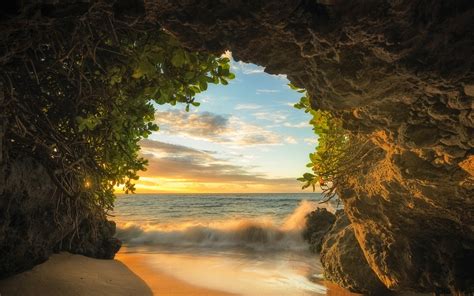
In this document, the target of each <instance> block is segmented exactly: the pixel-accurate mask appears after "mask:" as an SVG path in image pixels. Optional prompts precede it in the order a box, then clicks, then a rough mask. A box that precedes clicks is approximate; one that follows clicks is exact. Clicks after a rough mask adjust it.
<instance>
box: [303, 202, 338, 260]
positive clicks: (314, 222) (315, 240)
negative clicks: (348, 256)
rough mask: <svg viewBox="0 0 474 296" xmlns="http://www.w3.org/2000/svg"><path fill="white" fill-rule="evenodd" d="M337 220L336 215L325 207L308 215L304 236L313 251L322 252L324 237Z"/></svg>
mask: <svg viewBox="0 0 474 296" xmlns="http://www.w3.org/2000/svg"><path fill="white" fill-rule="evenodd" d="M335 221H336V216H335V215H334V214H333V213H331V212H329V211H328V210H326V209H325V208H317V209H316V210H315V211H312V212H311V213H309V214H308V215H307V216H306V224H305V228H304V230H303V238H304V240H305V241H307V242H308V243H309V246H310V247H309V249H310V250H311V251H312V252H314V253H319V252H321V245H322V244H323V238H324V236H325V235H326V233H327V232H328V231H329V229H331V227H332V225H333V224H334V222H335Z"/></svg>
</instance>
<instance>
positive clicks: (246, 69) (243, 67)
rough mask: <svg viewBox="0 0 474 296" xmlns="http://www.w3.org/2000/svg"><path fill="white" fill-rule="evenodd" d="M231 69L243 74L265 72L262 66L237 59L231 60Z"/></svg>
mask: <svg viewBox="0 0 474 296" xmlns="http://www.w3.org/2000/svg"><path fill="white" fill-rule="evenodd" d="M231 69H232V70H234V71H236V72H241V73H242V74H244V75H252V74H261V73H264V72H265V68H264V67H261V66H258V65H254V64H248V63H244V62H242V61H238V62H235V61H232V64H231Z"/></svg>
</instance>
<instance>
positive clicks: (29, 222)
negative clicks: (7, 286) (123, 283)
mask: <svg viewBox="0 0 474 296" xmlns="http://www.w3.org/2000/svg"><path fill="white" fill-rule="evenodd" d="M76 224H79V227H76V226H77V225H76ZM91 229H92V230H93V231H91ZM114 233H115V224H113V222H112V223H111V222H108V221H107V220H106V218H105V217H103V216H94V215H93V212H92V211H90V210H88V209H87V208H84V207H83V206H82V205H81V204H80V203H77V200H74V199H72V198H70V197H65V196H62V195H61V194H60V191H59V190H58V188H57V187H56V185H55V184H54V182H53V181H52V180H51V178H50V176H49V175H48V173H47V172H46V170H45V168H44V167H43V166H42V165H41V164H39V163H38V162H37V161H35V160H33V159H32V158H28V157H25V158H22V159H21V160H17V161H13V162H10V163H9V165H8V166H6V165H5V166H2V167H0V254H1V255H0V278H3V277H5V276H8V275H10V274H14V273H17V272H20V271H23V270H26V269H29V268H31V267H33V266H34V265H36V264H39V263H41V262H43V261H45V260H46V259H47V258H48V257H49V256H50V255H51V253H52V252H53V250H57V251H63V250H64V251H70V252H73V253H78V254H84V255H88V256H92V257H96V258H113V256H114V254H115V253H116V252H117V251H118V248H120V244H119V242H117V241H116V240H115V239H113V238H112V237H113V235H114Z"/></svg>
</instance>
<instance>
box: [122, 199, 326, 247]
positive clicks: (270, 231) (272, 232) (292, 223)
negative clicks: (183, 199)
mask: <svg viewBox="0 0 474 296" xmlns="http://www.w3.org/2000/svg"><path fill="white" fill-rule="evenodd" d="M317 207H321V205H320V204H318V203H317V202H310V201H306V200H303V201H301V202H300V204H299V206H298V207H297V208H296V209H295V210H294V211H293V213H291V214H290V215H289V216H288V217H286V219H284V220H283V221H275V219H274V218H270V217H262V218H255V219H249V218H241V219H238V218H231V219H229V220H226V221H208V222H202V221H201V222H200V221H191V222H189V221H188V222H180V223H173V224H134V223H125V224H122V225H120V224H119V227H118V229H117V237H118V238H120V239H121V240H123V241H124V242H125V243H126V244H127V245H129V246H137V245H157V246H165V247H166V246H169V247H206V248H208V247H209V248H224V247H238V248H249V249H253V250H295V249H298V250H305V249H307V245H306V243H305V242H304V241H303V239H302V237H301V231H302V229H303V227H304V225H305V217H306V215H307V214H308V213H309V212H311V211H313V210H315V209H316V208H317Z"/></svg>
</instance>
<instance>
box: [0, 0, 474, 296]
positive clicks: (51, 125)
mask: <svg viewBox="0 0 474 296" xmlns="http://www.w3.org/2000/svg"><path fill="white" fill-rule="evenodd" d="M425 2H426V1H422V0H420V1H382V4H381V2H379V1H353V2H351V3H345V2H341V1H265V2H263V1H262V2H260V1H256V2H248V1H236V2H235V3H233V4H229V5H217V4H216V3H214V2H212V1H204V2H200V1H199V2H198V1H189V2H186V3H181V2H180V3H170V2H169V1H146V2H145V3H141V2H140V1H123V2H122V1H117V3H118V4H116V5H115V4H110V3H106V2H103V1H98V2H94V3H85V2H81V3H71V4H70V5H69V4H64V5H63V4H58V3H56V2H55V1H53V2H51V3H50V2H49V1H48V3H46V4H43V3H36V2H35V5H25V2H21V3H20V2H19V4H18V6H14V7H15V8H14V9H8V10H7V11H6V12H2V20H1V24H2V28H5V30H2V32H1V35H0V36H1V39H2V40H4V41H5V42H3V43H2V44H3V45H2V47H1V59H0V63H1V66H2V72H1V81H0V86H1V87H2V91H1V92H0V104H1V106H2V108H1V109H0V118H1V122H0V139H1V142H0V143H1V146H0V148H1V150H0V160H1V167H0V169H1V171H0V172H1V174H0V177H1V181H2V182H1V183H0V194H1V198H0V205H1V210H2V212H1V215H0V217H1V218H2V225H1V229H0V230H1V232H0V233H1V234H2V236H1V238H2V241H1V243H2V244H1V245H0V247H1V251H2V254H4V256H2V257H1V258H0V267H1V269H0V271H1V275H2V277H4V276H8V275H11V274H13V273H17V272H20V271H23V270H25V269H28V268H31V267H32V266H34V265H36V264H38V263H41V262H43V261H45V260H46V259H47V258H48V257H49V256H50V255H51V253H52V252H53V251H61V250H63V251H70V252H73V253H80V254H85V255H88V256H92V257H98V258H111V257H113V256H114V254H115V252H116V251H117V248H118V247H119V243H118V242H117V241H116V240H114V239H113V238H112V236H113V233H114V231H115V225H114V224H113V223H112V222H110V221H107V217H106V215H105V213H106V212H107V211H109V210H110V209H111V208H112V206H113V202H114V197H113V187H114V186H115V185H117V184H125V187H126V189H127V190H133V184H132V183H133V180H135V179H136V177H137V176H136V174H135V173H136V171H138V170H140V169H141V168H143V167H144V164H145V163H144V162H143V160H142V159H141V158H139V157H138V149H139V148H138V144H137V141H138V140H137V141H134V140H135V139H138V138H140V137H141V136H144V135H149V134H150V133H151V132H152V131H153V130H155V129H156V126H154V125H153V124H151V125H148V123H149V122H148V121H150V118H151V117H152V116H153V114H154V110H153V108H152V107H153V106H151V105H150V104H148V101H147V98H148V97H150V96H153V97H156V98H157V99H158V101H159V102H160V103H177V102H181V103H184V104H185V105H187V107H189V106H191V113H190V114H193V113H192V112H193V111H192V110H193V109H194V108H193V106H197V105H198V103H199V102H197V101H194V100H193V98H191V97H193V96H191V95H190V94H195V93H196V92H200V91H201V90H204V89H205V88H207V84H208V83H210V84H213V83H217V84H229V81H230V80H232V79H231V77H232V75H230V74H229V71H227V70H228V68H226V67H227V63H228V61H225V60H223V59H222V58H219V55H220V54H221V53H222V52H224V50H226V49H230V50H232V53H233V54H234V55H235V57H236V59H237V60H242V61H245V62H252V63H255V64H258V65H262V66H265V71H267V72H268V73H272V74H278V73H286V74H287V77H288V79H289V80H290V81H291V82H292V83H293V84H294V86H295V87H296V88H304V89H306V90H307V91H308V94H309V96H310V98H311V99H310V101H309V102H308V103H309V104H310V105H311V106H312V107H313V108H314V109H320V110H323V111H325V112H329V113H330V114H332V115H334V116H336V117H337V118H340V119H341V121H342V126H343V127H344V129H345V130H346V131H347V132H348V133H349V134H350V135H351V136H354V139H356V140H357V142H354V143H355V144H356V145H354V146H356V147H361V149H359V150H360V151H357V152H358V153H357V154H356V155H357V156H358V158H359V161H357V162H356V163H355V164H356V165H353V166H352V167H350V168H348V169H347V170H346V171H347V174H345V175H344V176H343V178H341V179H340V180H339V183H338V187H337V194H338V195H339V196H340V198H341V200H342V202H343V204H344V212H345V215H346V216H341V217H339V218H340V219H339V218H338V220H337V221H336V222H335V224H334V227H332V229H331V230H332V231H334V232H333V233H332V234H333V236H331V239H330V240H328V241H331V243H332V244H331V245H327V246H325V247H323V250H325V253H324V254H325V256H324V258H325V260H322V261H324V262H326V264H327V265H325V266H324V267H325V270H326V273H325V276H326V278H327V279H329V280H331V281H334V282H336V283H338V284H340V285H341V286H343V287H345V288H348V289H351V290H353V291H369V292H370V291H372V292H373V291H375V290H377V289H378V288H380V285H383V287H386V288H389V289H391V290H394V291H406V290H409V291H421V292H434V293H447V292H449V291H450V292H452V293H453V294H459V293H469V292H472V291H473V290H474V288H473V287H474V283H473V280H472V278H469V277H468V276H466V275H470V274H472V266H468V265H466V264H460V262H462V261H463V259H464V258H467V259H469V258H472V254H473V245H474V244H473V241H474V236H473V234H472V225H473V215H472V209H473V201H472V198H471V197H472V195H473V186H472V184H473V181H472V176H473V174H474V170H473V163H474V156H473V147H474V146H473V142H472V139H473V138H474V128H473V120H472V114H473V113H472V109H473V104H472V102H473V95H474V92H473V84H472V81H473V79H474V76H473V75H474V74H473V72H474V71H473V69H472V65H473V64H474V61H473V59H474V57H473V56H472V54H471V52H472V48H473V47H474V32H473V28H474V26H473V24H472V22H473V19H474V18H473V14H474V12H473V11H474V8H473V3H472V1H467V0H466V1H444V0H437V1H433V2H432V3H430V4H431V5H427V4H426V3H425ZM17 7H18V8H19V9H20V10H21V9H23V10H24V12H25V13H21V14H19V13H18V12H19V11H20V10H19V9H17ZM77 8H79V9H77ZM3 16H5V17H4V18H3ZM25 20H26V21H25ZM158 24H159V25H158ZM157 26H159V27H163V28H166V29H165V31H166V34H162V33H163V32H161V31H160V32H157V31H156V30H155V29H156V28H157ZM145 33H146V34H150V35H149V36H153V38H142V37H144V36H145V35H146V34H145ZM168 33H170V34H168ZM143 34H145V35H143ZM130 40H135V41H134V42H130ZM158 40H159V41H160V42H161V41H164V42H163V43H162V44H166V46H165V47H163V48H162V47H160V46H161V45H160V44H161V43H160V42H156V43H154V44H148V45H150V47H146V46H143V47H142V46H139V45H142V44H145V43H146V42H150V41H151V42H152V43H153V42H154V41H158ZM157 43H158V44H157ZM157 47H159V48H160V49H163V50H162V51H161V52H157V51H156V48H157ZM145 49H146V50H145ZM148 49H150V50H149V51H147V50H148ZM197 53H205V55H199V54H197ZM150 54H151V55H152V57H153V59H156V60H157V61H159V64H160V66H159V71H156V73H155V72H154V71H155V70H157V69H158V68H155V67H154V66H155V65H151V67H150V63H149V62H147V58H148V57H150V56H149V55H150ZM207 54H209V55H210V56H212V55H213V56H212V57H211V58H210V59H208V57H209V56H206V55H207ZM83 58H84V59H83ZM97 61H99V62H97ZM124 61H125V62H124ZM126 61H128V62H129V63H128V62H126ZM117 64H119V65H120V66H119V67H114V65H117ZM183 65H187V66H186V67H183ZM104 66H105V67H104ZM109 66H110V67H109ZM188 66H189V67H188ZM201 67H202V68H201ZM219 67H220V68H219ZM185 68H186V70H189V69H192V71H191V72H192V73H189V71H187V72H183V71H182V70H183V69H185ZM199 69H207V70H209V72H208V73H211V74H210V75H209V76H208V77H207V78H205V77H204V76H205V75H206V74H205V73H202V72H201V71H200V70H199ZM168 70H171V71H169V72H168V73H170V74H171V76H170V77H172V78H173V79H168V80H170V81H172V83H167V82H166V81H165V80H163V79H160V77H159V76H160V75H161V74H163V73H164V71H168ZM157 73H158V74H160V75H155V74H157ZM124 74H126V75H124ZM193 74H196V75H193ZM168 78H169V77H168ZM183 81H184V82H183ZM58 82H60V83H58ZM150 82H153V83H156V85H159V87H150ZM119 85H120V86H126V88H125V89H126V95H124V92H122V90H123V89H124V88H121V87H118V86H119ZM191 85H192V86H193V87H188V86H191ZM152 86H153V85H152ZM231 86H232V84H231ZM140 90H143V91H145V90H146V91H145V92H146V93H144V94H143V95H142V93H141V92H140ZM170 93H175V94H177V96H173V95H172V96H170ZM111 94H112V95H111ZM127 96H131V97H134V98H135V99H137V100H136V101H135V100H127V99H126V98H127ZM65 98H66V99H65ZM67 98H74V100H73V102H72V103H71V101H70V100H68V99H67ZM109 98H115V99H118V100H116V101H112V100H108V99H109ZM203 99H204V98H203ZM124 102H127V103H130V104H127V103H124ZM133 103H136V104H135V105H133ZM203 106H204V105H203ZM241 107H244V108H243V109H240V110H252V109H248V108H249V107H250V108H253V107H255V106H249V105H247V106H241ZM246 108H247V109H246ZM108 111H111V112H108ZM112 111H113V112H112ZM94 112H96V113H94ZM173 112H175V111H173ZM176 112H178V111H176ZM207 112H208V113H207V114H205V116H204V117H206V118H207V120H208V121H209V122H213V123H214V122H215V123H219V122H221V123H222V122H229V120H230V118H226V117H216V116H213V115H212V114H211V113H210V111H207ZM171 113H172V112H171ZM254 113H256V112H254ZM64 114H67V116H62V115H64ZM183 114H184V113H183ZM250 114H251V112H247V113H245V114H244V115H250ZM125 115H126V116H125ZM162 115H163V116H162V118H165V115H164V114H162ZM168 115H169V114H167V115H166V116H168ZM253 115H255V114H253ZM271 115H272V116H274V117H275V115H278V114H277V112H272V114H271ZM107 116H109V117H107ZM183 116H185V117H186V115H183ZM106 117H107V118H106ZM254 117H255V116H254ZM142 119H144V120H142ZM188 119H189V116H188ZM188 119H187V120H188ZM169 120H170V122H171V121H173V122H172V123H173V124H174V123H176V124H179V122H177V121H176V120H174V119H173V118H169ZM145 121H146V122H147V125H146V126H143V124H144V122H145ZM188 121H189V120H188ZM234 123H235V125H238V124H242V123H238V122H237V123H236V122H234ZM292 124H297V123H296V122H295V123H292ZM102 128H103V129H102ZM224 129H225V128H224ZM104 131H106V132H104ZM195 132H196V133H198V132H202V131H198V130H196V131H195ZM218 132H219V130H214V133H218ZM252 132H253V136H251V137H247V138H245V137H241V138H243V139H245V140H246V141H247V142H251V141H254V142H256V141H257V142H258V141H260V140H263V139H268V138H271V137H266V136H269V135H270V134H268V133H265V132H263V131H261V130H260V131H259V130H258V129H256V128H253V129H252V128H251V129H250V131H249V133H248V135H252ZM255 132H257V133H258V134H256V133H255ZM104 133H106V134H107V137H105V138H104V137H103V136H104ZM72 134H73V135H74V136H71V135H72ZM123 134H127V136H124V135H123ZM244 136H247V135H244ZM130 137H132V138H133V139H134V140H133V141H128V140H129V139H130ZM236 138H237V136H236ZM58 139H60V140H59V141H58ZM101 139H106V140H105V141H102V140H101ZM292 141H293V140H291V139H290V138H288V139H287V142H292ZM58 143H59V144H61V145H58ZM148 143H149V144H150V143H151V144H153V143H152V142H148ZM63 144H64V145H63ZM168 144H169V145H165V144H163V143H161V144H156V143H155V144H154V145H155V148H154V149H155V150H160V151H162V152H163V151H164V150H167V151H168V152H171V151H176V150H177V149H181V150H186V151H187V152H186V153H187V154H188V156H187V157H184V159H178V160H180V161H182V162H183V163H184V164H187V163H189V160H190V158H191V154H193V155H194V157H196V158H199V157H201V159H205V158H206V159H207V160H210V159H211V160H212V157H214V155H213V154H212V153H210V152H212V149H205V150H206V151H197V152H196V151H193V150H192V149H191V150H189V149H190V147H177V145H176V144H170V143H168ZM156 145H158V146H156ZM173 145H174V146H173ZM288 145H290V144H288ZM144 146H145V145H144ZM91 147H92V148H93V149H91ZM191 148H192V147H191ZM210 148H214V146H213V147H210ZM203 149H204V148H203ZM150 150H151V148H150ZM194 150H196V149H194ZM124 151H125V152H126V153H123V152H124ZM359 153H360V154H359ZM84 155H86V156H87V155H94V156H98V157H82V156H84ZM359 155H360V157H359ZM130 156H131V157H130ZM237 156H238V155H237ZM175 158H178V157H175ZM111 159H113V160H114V161H110V160H111ZM104 160H105V161H104ZM168 160H169V159H168ZM175 160H176V159H174V161H175ZM280 162H281V157H280V156H278V157H275V160H274V163H275V164H279V163H280ZM219 165H220V168H221V169H222V170H223V171H224V172H225V171H226V170H227V171H228V172H230V171H232V170H233V169H234V170H235V167H231V166H229V164H224V163H220V164H219ZM189 168H192V167H191V166H189ZM194 169H195V171H194V174H195V175H202V178H205V177H206V176H205V174H204V173H203V171H205V169H201V170H200V169H199V168H197V169H196V168H194ZM276 169H278V167H277V168H276ZM97 172H100V173H97ZM167 173H170V172H167ZM239 173H240V175H245V172H243V171H240V172H239ZM175 174H176V175H178V174H179V172H175ZM240 177H242V176H240ZM109 179H113V180H114V181H113V182H105V181H104V180H109ZM183 180H184V178H183ZM102 181H103V182H102ZM144 181H149V182H150V180H144ZM85 184H87V186H86V185H85ZM148 185H149V186H155V185H156V184H153V182H151V183H149V184H148ZM84 186H85V187H86V188H84ZM97 186H99V187H100V188H99V190H95V189H97ZM143 188H144V187H143ZM84 189H87V190H84ZM92 189H94V190H95V191H93V192H91V191H92ZM58 192H61V194H58ZM78 197H79V198H78ZM144 202H145V201H144ZM145 204H146V202H145ZM215 204H217V205H218V204H219V201H216V203H215ZM149 206H150V205H149ZM188 208H189V209H191V208H192V206H190V205H188V207H187V208H186V209H188ZM172 211H173V209H170V212H172ZM37 221H41V222H37ZM45 221H46V222H47V223H46V222H45ZM91 229H92V230H94V231H91ZM246 229H247V230H248V231H244V232H237V236H238V237H244V238H246V239H250V240H255V239H256V240H260V241H265V240H266V239H268V236H265V235H268V233H267V232H263V234H262V230H261V228H259V227H248V228H246ZM132 230H135V231H136V232H139V233H140V231H143V230H142V229H132ZM204 233H206V232H204ZM225 233H226V232H225V231H224V234H225ZM271 233H272V235H273V234H274V235H275V236H276V237H279V235H280V234H279V232H278V231H276V232H271ZM194 234H195V235H196V237H197V239H198V240H199V239H201V238H202V235H203V234H202V232H201V233H199V232H198V233H197V234H196V233H194ZM208 234H209V233H208ZM212 236H213V235H210V237H212ZM25 237H34V238H35V240H34V241H31V240H27V239H25ZM204 237H206V236H204ZM151 239H153V236H151ZM348 244H349V245H351V246H355V248H346V246H347V245H348ZM13 245H19V247H18V248H15V247H13ZM354 256H355V257H354ZM322 257H323V256H322ZM354 258H355V259H354ZM321 259H323V258H321ZM354 260H357V262H359V263H360V264H359V265H358V268H357V269H354V268H353V267H352V265H351V264H348V262H349V263H350V262H354ZM178 265H179V264H178ZM367 278H371V279H373V280H374V281H372V283H375V284H374V286H370V285H369V286H367V285H366V284H367V281H366V279H367Z"/></svg>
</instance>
